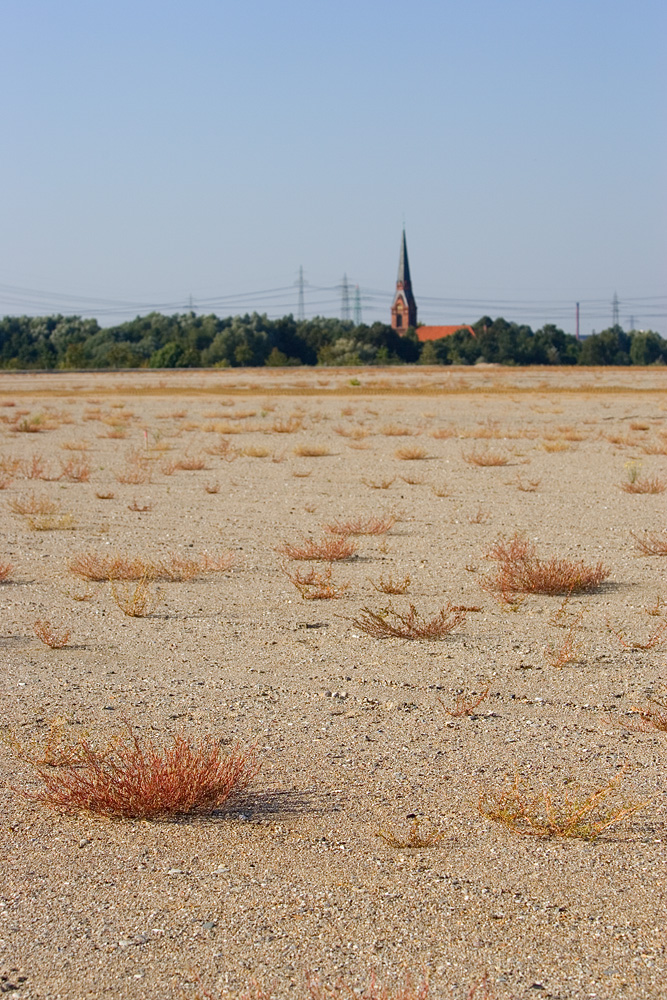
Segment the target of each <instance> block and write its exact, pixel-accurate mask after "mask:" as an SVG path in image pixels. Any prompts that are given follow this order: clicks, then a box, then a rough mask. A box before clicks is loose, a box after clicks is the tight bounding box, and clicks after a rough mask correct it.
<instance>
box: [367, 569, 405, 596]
mask: <svg viewBox="0 0 667 1000" xmlns="http://www.w3.org/2000/svg"><path fill="white" fill-rule="evenodd" d="M369 583H370V585H371V587H373V589H374V590H377V591H379V592H380V593H381V594H405V593H407V590H408V587H409V586H410V574H409V573H406V574H405V576H404V577H402V578H400V577H393V576H381V577H380V579H379V580H378V582H377V583H375V582H374V581H373V580H369Z"/></svg>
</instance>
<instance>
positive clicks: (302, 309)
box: [296, 266, 306, 321]
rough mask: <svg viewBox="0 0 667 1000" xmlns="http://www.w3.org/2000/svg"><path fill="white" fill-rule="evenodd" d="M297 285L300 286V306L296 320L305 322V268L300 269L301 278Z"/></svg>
mask: <svg viewBox="0 0 667 1000" xmlns="http://www.w3.org/2000/svg"><path fill="white" fill-rule="evenodd" d="M297 285H298V286H299V306H298V309H297V315H296V318H297V319H298V320H302V321H303V320H304V319H305V318H306V307H305V305H304V300H303V286H304V280H303V266H301V267H300V268H299V278H298V280H297Z"/></svg>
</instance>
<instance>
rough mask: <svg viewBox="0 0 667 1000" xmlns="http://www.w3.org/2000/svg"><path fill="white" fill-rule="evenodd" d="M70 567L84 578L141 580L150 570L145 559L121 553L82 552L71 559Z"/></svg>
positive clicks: (71, 570)
mask: <svg viewBox="0 0 667 1000" xmlns="http://www.w3.org/2000/svg"><path fill="white" fill-rule="evenodd" d="M68 565H69V569H70V572H71V573H75V574H76V576H80V577H83V579H84V580H97V581H101V580H141V578H142V577H144V576H146V575H147V574H148V572H149V570H150V565H151V564H150V563H149V562H148V561H147V560H145V559H137V558H129V557H127V556H121V555H98V553H97V552H82V553H81V554H80V555H78V556H74V557H73V558H72V559H70V561H69V564H68Z"/></svg>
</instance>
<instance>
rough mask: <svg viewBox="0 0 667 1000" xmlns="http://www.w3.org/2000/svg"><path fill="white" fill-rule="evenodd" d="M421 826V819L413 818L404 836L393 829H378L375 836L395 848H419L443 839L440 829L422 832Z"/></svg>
mask: <svg viewBox="0 0 667 1000" xmlns="http://www.w3.org/2000/svg"><path fill="white" fill-rule="evenodd" d="M421 826H422V820H420V819H413V821H412V823H411V825H410V829H409V831H408V833H407V835H406V836H400V834H397V833H396V832H395V831H394V830H378V831H377V833H376V834H375V836H376V837H379V838H380V840H384V842H385V844H388V846H389V847H394V848H396V849H397V850H405V849H406V848H410V849H412V850H419V849H422V848H424V847H434V846H435V845H436V844H439V843H440V841H441V840H443V839H444V836H445V834H444V833H442V832H441V831H440V830H427V831H423V832H422V829H421Z"/></svg>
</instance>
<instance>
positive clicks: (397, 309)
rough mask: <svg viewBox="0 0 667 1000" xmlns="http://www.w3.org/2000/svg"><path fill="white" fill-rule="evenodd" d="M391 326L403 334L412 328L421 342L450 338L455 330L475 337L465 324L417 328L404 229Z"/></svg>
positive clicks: (469, 327) (415, 304) (415, 307)
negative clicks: (463, 331)
mask: <svg viewBox="0 0 667 1000" xmlns="http://www.w3.org/2000/svg"><path fill="white" fill-rule="evenodd" d="M391 326H392V329H394V330H396V332H397V333H405V332H406V331H407V330H408V328H409V327H412V329H413V330H414V331H415V332H416V334H417V337H418V339H419V340H420V341H422V342H425V341H427V340H441V339H442V338H443V337H451V335H452V334H453V333H456V331H457V330H468V332H469V333H472V335H473V337H474V336H475V333H474V330H473V329H472V327H471V326H468V325H467V324H465V323H458V324H457V325H456V326H417V303H416V301H415V297H414V295H413V292H412V281H411V279H410V262H409V261H408V245H407V243H406V240H405V229H404V230H403V237H402V239H401V252H400V255H399V258H398V277H397V279H396V294H395V296H394V302H393V305H392V307H391Z"/></svg>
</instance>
